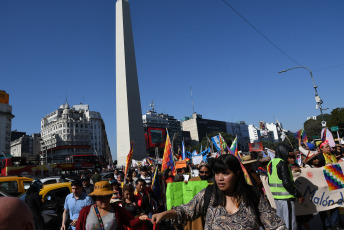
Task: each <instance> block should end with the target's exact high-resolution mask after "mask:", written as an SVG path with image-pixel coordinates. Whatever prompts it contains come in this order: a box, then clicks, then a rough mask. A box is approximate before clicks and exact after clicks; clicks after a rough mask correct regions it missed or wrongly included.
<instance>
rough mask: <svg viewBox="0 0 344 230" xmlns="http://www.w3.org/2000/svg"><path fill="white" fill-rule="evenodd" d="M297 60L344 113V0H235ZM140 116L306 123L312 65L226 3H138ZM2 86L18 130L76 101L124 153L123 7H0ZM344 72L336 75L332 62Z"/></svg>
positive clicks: (65, 3) (91, 2)
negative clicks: (120, 102) (118, 34)
mask: <svg viewBox="0 0 344 230" xmlns="http://www.w3.org/2000/svg"><path fill="white" fill-rule="evenodd" d="M227 2H228V3H229V4H230V5H232V6H233V7H234V8H235V9H236V10H237V11H238V12H240V13H241V14H242V15H243V16H244V17H245V18H246V19H247V20H248V21H249V22H250V23H252V24H253V25H254V26H255V27H256V28H258V29H259V30H260V31H261V32H262V33H263V34H264V35H265V36H266V37H268V38H269V39H270V40H271V41H273V42H274V43H275V44H276V45H277V46H278V47H279V48H280V49H282V50H283V51H284V52H285V53H287V54H288V55H289V56H290V57H291V58H292V59H294V60H295V61H296V62H297V63H298V64H300V65H306V66H308V67H309V68H310V69H312V70H313V74H314V78H315V82H316V84H317V85H318V86H319V88H318V90H319V95H320V96H321V97H322V99H323V101H324V107H325V108H329V110H328V112H330V111H331V110H332V109H334V108H336V107H343V87H344V76H343V75H344V65H343V64H344V45H343V41H344V14H343V10H344V1H342V0H331V1H323V0H322V1H319V0H312V1H310V0H302V1H296V0H292V1H276V0H262V1H257V0H240V1H238V0H236V1H234V0H227ZM130 5H131V16H132V24H133V34H134V41H135V49H136V62H137V69H138V76H139V83H140V94H141V103H142V112H143V113H144V112H146V111H147V109H148V105H149V103H150V102H151V100H154V103H155V105H156V109H157V110H158V112H164V113H168V114H171V115H174V116H175V117H176V118H178V119H180V118H182V117H183V116H185V115H191V113H192V104H191V98H190V85H191V86H192V91H193V98H194V104H195V110H196V112H197V113H200V114H202V115H203V117H204V118H209V119H215V120H223V121H232V122H236V121H245V122H246V123H247V124H252V123H253V124H255V125H258V122H259V121H261V120H263V121H266V122H274V117H276V118H277V119H278V120H279V121H280V122H282V123H283V126H284V128H286V129H290V130H292V131H296V130H298V129H300V128H302V125H303V122H304V121H305V120H306V117H307V116H312V115H318V114H320V111H319V110H316V109H315V102H314V89H313V86H312V81H311V79H310V76H309V73H308V72H307V71H306V70H303V69H298V70H292V71H289V72H287V73H284V74H278V73H277V72H278V71H281V70H284V69H287V68H291V67H295V66H297V65H298V64H296V63H295V62H294V61H292V60H290V59H289V58H288V57H286V56H285V55H284V54H282V53H281V52H280V51H279V50H278V49H276V48H275V47H274V46H273V45H271V44H270V43H269V42H268V41H267V40H266V39H264V38H263V37H262V36H261V35H260V34H259V33H257V32H256V31H255V30H254V29H253V28H252V27H251V26H249V25H248V24H247V23H246V22H245V21H244V20H243V19H242V18H240V17H239V16H238V15H237V14H236V13H235V12H234V11H233V10H232V9H231V8H229V7H228V6H227V5H226V4H225V3H224V2H223V1H222V0H173V1H172V0H131V1H130ZM0 31H1V36H0V76H1V84H0V89H3V90H6V91H7V92H8V93H9V94H10V104H11V105H12V107H13V114H14V115H15V118H14V119H13V120H12V129H13V130H14V129H17V130H19V131H25V132H27V133H28V134H31V133H33V132H40V120H41V118H42V117H43V116H45V115H46V114H48V113H50V112H52V111H54V110H56V109H57V108H58V107H59V106H60V105H61V104H63V103H64V102H65V100H66V95H67V97H68V102H69V104H70V105H74V104H79V103H80V102H84V103H85V104H89V105H90V109H91V110H94V111H98V112H100V113H101V114H102V117H103V119H104V121H105V124H106V130H107V133H108V138H109V142H110V145H111V150H112V153H113V154H115V152H116V147H115V145H116V143H115V142H116V131H115V130H116V123H115V121H116V114H115V96H116V94H115V0H49V1H47V0H35V1H28V0H2V1H0ZM331 66H339V67H337V68H328V69H323V68H325V67H331Z"/></svg>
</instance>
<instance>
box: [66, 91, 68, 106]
mask: <svg viewBox="0 0 344 230" xmlns="http://www.w3.org/2000/svg"><path fill="white" fill-rule="evenodd" d="M67 98H68V95H67V89H66V104H68V100H67Z"/></svg>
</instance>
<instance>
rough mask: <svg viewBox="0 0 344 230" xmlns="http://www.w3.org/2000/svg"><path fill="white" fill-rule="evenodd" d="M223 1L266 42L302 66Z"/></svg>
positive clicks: (224, 0)
mask: <svg viewBox="0 0 344 230" xmlns="http://www.w3.org/2000/svg"><path fill="white" fill-rule="evenodd" d="M221 1H223V2H224V3H225V4H226V5H227V6H228V7H229V8H231V9H232V10H233V11H234V12H235V13H236V14H237V15H238V16H239V17H240V18H242V19H243V20H244V21H245V22H246V23H247V24H248V25H249V26H251V27H252V28H253V29H254V30H255V31H256V32H257V33H259V34H260V35H261V36H262V37H263V38H264V39H265V40H266V41H268V42H269V43H270V44H271V45H273V46H274V47H275V48H276V49H278V50H279V51H280V52H281V53H282V54H283V55H284V56H286V57H287V58H289V59H290V60H291V61H293V62H294V63H295V64H297V65H298V66H302V65H301V64H300V63H298V62H297V61H296V60H295V59H294V58H292V57H291V56H290V55H288V54H287V53H286V52H285V51H284V50H282V49H281V48H280V47H279V46H278V45H276V44H275V43H274V42H273V41H272V40H271V39H269V38H268V37H267V36H266V35H265V34H264V33H263V32H261V31H260V30H259V29H258V28H257V27H255V26H254V25H253V24H252V23H251V22H250V21H249V20H248V19H246V18H245V17H244V16H243V15H242V14H240V13H239V12H238V11H237V10H236V9H234V7H233V6H231V5H230V4H229V3H228V2H227V1H226V0H221Z"/></svg>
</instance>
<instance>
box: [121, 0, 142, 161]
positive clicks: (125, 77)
mask: <svg viewBox="0 0 344 230" xmlns="http://www.w3.org/2000/svg"><path fill="white" fill-rule="evenodd" d="M116 119H117V120H116V129H117V161H118V165H125V162H126V158H127V155H128V153H129V150H130V142H131V141H134V152H133V159H135V160H142V159H143V158H145V157H146V156H147V154H146V147H145V139H144V132H143V126H142V110H141V101H140V92H139V82H138V79H137V69H136V60H135V49H134V38H133V33H132V26H131V19H130V8H129V2H128V0H117V2H116Z"/></svg>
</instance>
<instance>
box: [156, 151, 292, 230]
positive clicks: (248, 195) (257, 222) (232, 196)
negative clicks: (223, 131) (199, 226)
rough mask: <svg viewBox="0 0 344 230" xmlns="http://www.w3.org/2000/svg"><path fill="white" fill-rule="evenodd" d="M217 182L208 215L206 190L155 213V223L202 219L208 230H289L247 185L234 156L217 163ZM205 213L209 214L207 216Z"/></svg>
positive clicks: (215, 167)
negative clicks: (186, 201)
mask: <svg viewBox="0 0 344 230" xmlns="http://www.w3.org/2000/svg"><path fill="white" fill-rule="evenodd" d="M213 171H214V172H215V182H216V186H214V189H213V193H212V195H211V198H210V202H209V205H208V208H207V210H206V212H204V211H203V209H204V196H205V190H206V189H203V190H202V191H200V192H199V193H198V194H197V195H196V196H195V197H194V198H193V199H192V200H191V201H190V202H189V203H188V204H185V205H180V206H177V207H173V208H172V209H171V210H169V211H165V212H162V213H158V214H154V215H153V217H152V222H153V223H154V222H155V223H159V222H160V221H161V220H163V219H174V220H175V223H176V224H178V225H183V224H185V223H186V222H187V221H192V220H195V219H197V218H198V217H200V216H203V217H204V218H205V226H204V229H205V230H210V229H233V230H234V229H259V226H263V227H264V228H265V229H277V230H281V229H287V228H286V227H285V224H284V222H283V220H281V219H280V218H279V217H278V216H277V214H276V212H275V210H274V209H272V208H271V206H270V205H269V203H268V202H267V201H266V200H265V199H264V198H263V197H262V196H261V195H260V194H259V192H258V191H257V189H256V188H254V187H252V186H250V185H248V184H247V183H246V180H245V177H244V173H243V171H242V169H241V164H240V162H239V160H238V159H237V158H236V157H235V156H233V155H231V154H226V155H222V156H220V157H219V158H218V159H217V160H216V161H215V163H214V167H213ZM203 213H206V214H205V216H204V214H203Z"/></svg>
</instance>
